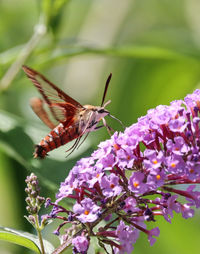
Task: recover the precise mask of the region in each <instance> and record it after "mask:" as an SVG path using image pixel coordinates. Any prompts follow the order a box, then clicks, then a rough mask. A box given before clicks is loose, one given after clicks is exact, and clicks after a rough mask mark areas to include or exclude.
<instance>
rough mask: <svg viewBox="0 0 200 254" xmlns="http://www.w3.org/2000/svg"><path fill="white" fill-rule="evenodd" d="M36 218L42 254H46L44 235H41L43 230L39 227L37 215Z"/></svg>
mask: <svg viewBox="0 0 200 254" xmlns="http://www.w3.org/2000/svg"><path fill="white" fill-rule="evenodd" d="M34 217H35V229H36V230H37V234H38V238H39V241H40V247H41V252H42V254H45V250H44V243H43V240H42V234H41V229H40V225H39V220H38V215H37V214H35V216H34Z"/></svg>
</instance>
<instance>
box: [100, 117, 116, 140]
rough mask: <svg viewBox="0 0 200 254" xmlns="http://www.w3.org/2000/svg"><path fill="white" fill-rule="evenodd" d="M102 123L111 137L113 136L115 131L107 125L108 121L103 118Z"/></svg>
mask: <svg viewBox="0 0 200 254" xmlns="http://www.w3.org/2000/svg"><path fill="white" fill-rule="evenodd" d="M102 121H103V125H104V126H105V127H106V129H107V131H108V133H109V135H110V136H112V134H111V131H114V130H113V129H112V128H111V127H110V126H109V125H107V123H106V120H105V119H104V118H102Z"/></svg>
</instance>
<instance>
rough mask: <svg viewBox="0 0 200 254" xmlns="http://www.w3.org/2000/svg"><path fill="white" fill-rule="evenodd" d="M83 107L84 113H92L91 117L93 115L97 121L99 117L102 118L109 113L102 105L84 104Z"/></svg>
mask: <svg viewBox="0 0 200 254" xmlns="http://www.w3.org/2000/svg"><path fill="white" fill-rule="evenodd" d="M83 107H84V109H85V113H86V114H92V113H93V117H95V118H96V120H97V121H99V120H100V119H102V118H103V117H105V116H107V115H108V114H109V113H110V112H109V111H108V110H106V109H105V108H104V107H100V106H92V105H84V106H83Z"/></svg>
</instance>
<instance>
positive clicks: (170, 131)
mask: <svg viewBox="0 0 200 254" xmlns="http://www.w3.org/2000/svg"><path fill="white" fill-rule="evenodd" d="M199 123H200V90H196V91H194V93H193V94H189V95H187V96H186V98H185V99H184V100H177V101H173V102H172V103H171V104H170V105H169V106H163V105H160V106H158V107H156V108H155V109H151V110H149V111H148V112H147V114H146V115H145V116H143V117H141V118H139V119H138V122H137V123H135V124H133V125H132V126H130V127H128V128H126V129H125V131H124V132H123V133H121V132H120V133H117V132H116V133H114V135H113V136H112V137H111V139H109V140H106V141H104V142H102V143H100V145H99V147H98V149H97V150H96V151H94V152H93V154H92V155H91V156H90V157H89V158H84V159H81V160H80V161H79V162H77V164H76V165H75V166H74V167H73V168H72V170H71V171H70V173H69V175H68V177H67V178H66V179H65V181H64V182H63V183H61V186H60V190H59V192H58V194H57V200H56V201H55V202H54V203H52V202H50V204H51V205H52V206H53V210H52V212H51V213H50V215H49V217H50V218H54V219H56V218H57V219H58V220H61V221H62V222H61V224H60V226H59V227H58V229H57V232H59V231H60V228H61V227H63V226H64V225H65V224H68V223H71V224H72V225H73V227H74V230H75V236H74V237H73V239H72V245H73V246H74V249H73V250H74V252H75V253H86V252H87V249H88V247H89V244H90V240H91V237H96V238H97V240H98V242H99V245H100V246H101V247H102V248H103V249H104V250H105V251H106V252H107V253H111V252H114V253H131V252H132V250H133V248H134V244H135V243H136V241H137V239H138V237H139V235H140V234H145V235H146V236H147V240H148V241H149V243H150V245H153V244H154V243H155V241H156V238H157V237H158V236H159V234H160V231H159V227H158V225H157V222H156V218H157V216H162V217H163V218H164V219H165V220H166V221H167V222H171V219H172V218H173V213H174V212H176V213H181V214H182V217H183V218H186V219H188V218H191V217H192V216H194V212H195V210H194V208H199V207H200V192H199V191H198V190H197V188H196V186H197V185H198V184H199V183H200V124H199ZM65 199H67V200H69V199H72V200H74V201H75V204H74V206H73V210H70V209H69V210H67V209H65V208H64V207H62V206H61V205H60V202H61V201H62V200H65ZM61 214H62V215H61ZM63 214H65V216H64V215H63ZM102 221H104V223H100V222H102ZM148 222H151V225H152V223H154V224H155V227H153V228H150V225H148V224H149V223H148ZM65 232H67V231H65ZM61 237H62V238H63V239H65V238H66V235H65V234H62V236H61ZM109 248H110V249H111V252H109Z"/></svg>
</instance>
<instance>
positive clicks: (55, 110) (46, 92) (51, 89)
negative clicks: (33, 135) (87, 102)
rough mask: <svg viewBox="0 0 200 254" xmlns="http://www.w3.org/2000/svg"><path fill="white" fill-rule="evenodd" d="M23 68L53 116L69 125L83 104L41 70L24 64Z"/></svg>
mask: <svg viewBox="0 0 200 254" xmlns="http://www.w3.org/2000/svg"><path fill="white" fill-rule="evenodd" d="M22 68H23V70H24V71H25V73H26V75H27V76H28V78H29V79H30V80H31V81H32V82H33V84H34V85H35V87H36V88H37V89H38V91H39V92H40V94H41V95H42V97H43V99H44V101H45V102H46V103H47V105H48V107H49V110H50V112H51V114H52V116H53V118H54V119H55V120H56V121H57V122H62V123H65V125H66V126H68V125H69V123H71V122H72V121H73V119H74V118H75V115H76V114H77V113H78V112H79V111H80V110H81V109H82V108H83V106H82V105H81V104H80V103H79V102H77V101H76V100H74V99H73V98H71V97H70V96H69V95H67V94H66V93H64V92H63V91H62V90H61V89H60V88H58V87H57V86H56V85H54V84H53V83H52V82H50V81H49V80H48V79H46V78H45V77H44V76H43V75H42V74H40V73H39V72H37V71H35V70H33V69H31V68H29V67H27V66H23V67H22ZM39 117H40V116H39ZM40 118H41V117H40Z"/></svg>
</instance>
